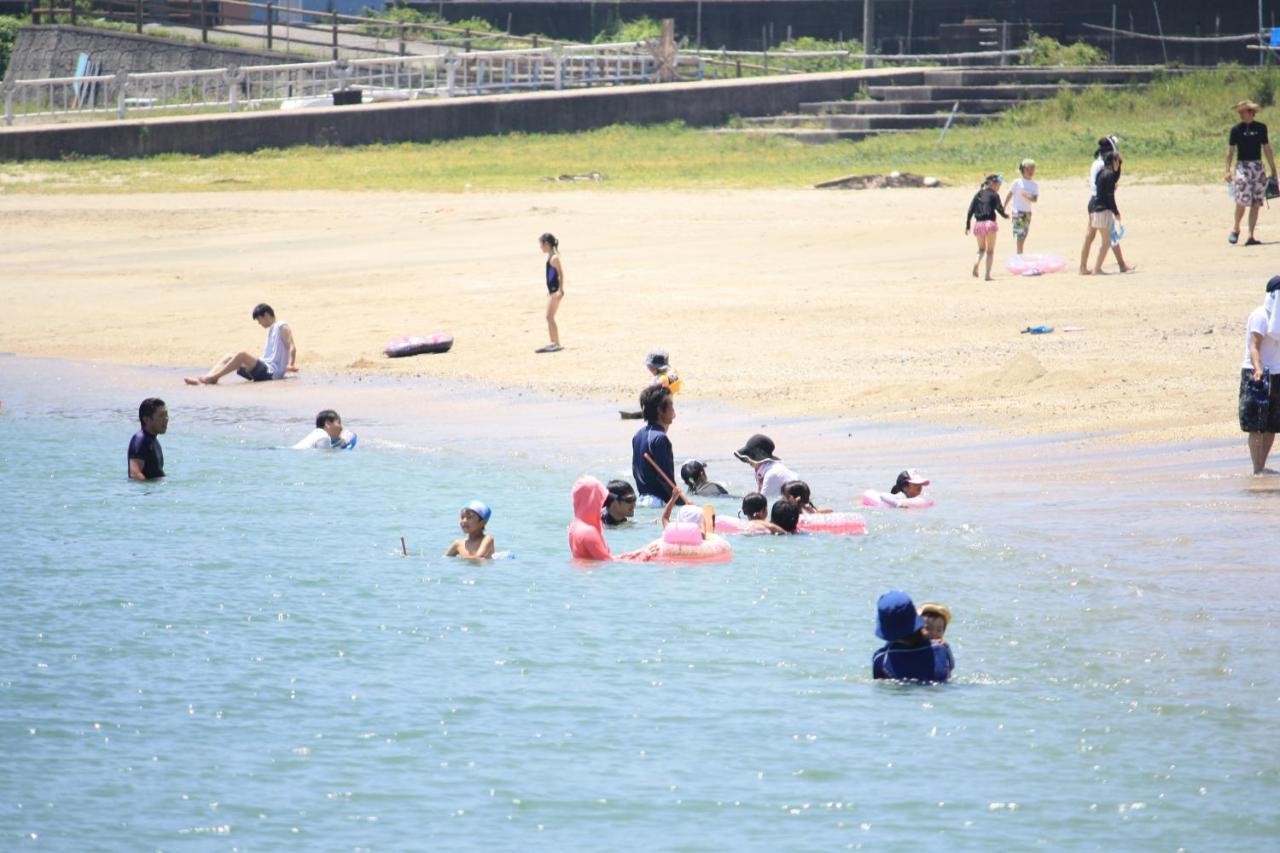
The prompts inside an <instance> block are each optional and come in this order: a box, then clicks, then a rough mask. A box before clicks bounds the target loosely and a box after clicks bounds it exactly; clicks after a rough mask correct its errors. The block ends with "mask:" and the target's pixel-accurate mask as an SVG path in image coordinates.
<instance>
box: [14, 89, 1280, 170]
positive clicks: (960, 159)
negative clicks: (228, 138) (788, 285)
mask: <svg viewBox="0 0 1280 853" xmlns="http://www.w3.org/2000/svg"><path fill="white" fill-rule="evenodd" d="M1278 92H1280V70H1273V69H1265V70H1263V69H1252V68H1250V69H1244V68H1240V67H1238V66H1229V67H1224V68H1220V69H1217V70H1213V71H1201V72H1196V73H1189V74H1170V75H1168V76H1167V77H1164V78H1161V79H1159V80H1157V81H1156V82H1155V83H1153V84H1152V85H1150V86H1146V87H1134V88H1132V89H1127V90H1119V91H1118V90H1109V89H1102V88H1093V89H1089V90H1087V91H1085V92H1083V93H1080V94H1073V93H1070V92H1066V91H1064V92H1062V93H1061V94H1059V95H1058V96H1057V97H1055V98H1053V99H1051V100H1048V101H1043V102H1034V103H1030V104H1027V105H1026V106H1023V107H1020V108H1018V109H1016V110H1013V111H1011V112H1009V113H1007V114H1005V115H1004V116H1002V117H999V118H996V119H993V120H991V121H988V122H986V123H984V124H982V125H980V126H977V127H958V128H953V129H952V131H951V132H950V133H949V134H948V135H947V138H946V141H945V142H943V143H942V144H941V145H940V144H939V143H938V132H937V131H936V130H929V131H921V132H918V133H903V134H894V135H893V136H885V137H880V138H873V139H868V140H866V141H863V142H841V143H834V144H831V145H813V146H810V145H802V144H799V143H796V142H792V141H790V140H786V139H776V138H759V137H754V136H749V135H743V134H732V133H717V132H712V131H707V130H702V129H695V128H688V127H685V126H683V125H681V124H668V125H658V126H649V127H623V126H619V127H610V128H605V129H602V130H595V131H590V132H584V133H573V134H548V135H522V134H511V135H507V136H489V137H479V138H474V139H461V140H455V141H449V142H433V143H427V144H403V145H375V146H367V147H362V148H294V149H289V150H284V151H276V150H273V151H261V152H258V153H256V154H245V155H240V154H236V155H231V154H228V155H222V156H217V157H209V158H199V157H187V156H160V157H153V158H149V159H145V160H76V161H69V162H60V163H50V162H41V163H20V164H3V165H0V187H6V189H4V190H3V192H16V191H20V192H99V191H100V192H114V193H118V192H177V191H186V190H196V189H213V190H217V189H262V190H300V189H331V190H421V191H442V192H462V191H466V190H469V189H470V190H521V191H528V190H538V189H539V188H543V189H548V190H556V191H564V190H568V189H570V188H578V187H583V186H588V187H591V188H592V189H610V188H612V189H625V190H630V189H655V188H688V189H697V188H767V187H803V186H808V185H811V184H814V183H816V182H818V181H821V180H826V179H830V178H835V177H839V176H841V175H849V174H873V173H874V174H885V173H887V172H889V171H892V170H895V169H897V170H901V171H911V172H916V173H920V174H929V175H936V176H938V177H940V178H942V179H943V180H944V181H947V182H949V183H955V184H960V185H968V184H973V185H974V186H975V187H976V185H977V183H976V182H977V181H978V179H979V178H980V177H981V176H982V175H984V174H986V173H987V172H991V171H1003V172H1005V173H1008V172H1011V171H1012V170H1013V169H1014V165H1015V164H1016V163H1017V161H1018V160H1019V159H1021V158H1023V157H1034V158H1035V159H1036V160H1037V162H1038V163H1039V176H1040V177H1041V178H1042V179H1045V180H1054V179H1058V178H1068V179H1073V178H1078V177H1079V176H1080V175H1082V174H1083V173H1084V171H1085V169H1086V168H1087V166H1088V161H1089V158H1090V156H1091V155H1092V153H1093V150H1094V144H1095V143H1096V141H1097V139H1098V137H1099V136H1101V135H1104V134H1110V133H1115V134H1118V135H1119V136H1120V138H1121V149H1122V150H1123V151H1124V153H1125V158H1126V168H1127V169H1128V170H1129V174H1131V175H1133V176H1134V178H1135V179H1137V180H1143V181H1166V182H1171V183H1173V182H1197V183H1198V182H1205V183H1213V182H1215V181H1217V180H1219V179H1220V177H1221V176H1220V174H1219V172H1220V171H1221V163H1222V156H1223V154H1224V152H1225V149H1226V135H1227V130H1228V128H1229V127H1230V126H1231V125H1232V124H1233V123H1234V122H1235V121H1236V118H1235V115H1234V114H1233V113H1232V112H1231V105H1232V104H1234V103H1235V102H1236V101H1238V100H1240V99H1241V98H1246V97H1248V98H1252V99H1254V100H1256V101H1258V102H1259V103H1262V104H1264V105H1268V106H1269V105H1271V104H1273V103H1274V102H1275V100H1276V94H1277V93H1278ZM1264 119H1265V114H1264ZM591 171H596V172H600V173H602V174H604V175H605V176H606V179H605V181H604V182H603V183H585V182H584V183H583V184H560V183H555V182H551V181H547V180H544V179H545V178H550V177H554V176H557V175H561V174H566V173H567V174H578V173H584V172H591Z"/></svg>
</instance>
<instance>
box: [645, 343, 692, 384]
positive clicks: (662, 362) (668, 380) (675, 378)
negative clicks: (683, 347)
mask: <svg viewBox="0 0 1280 853" xmlns="http://www.w3.org/2000/svg"><path fill="white" fill-rule="evenodd" d="M644 366H645V367H646V368H648V369H649V374H650V375H651V376H653V381H652V382H650V383H649V384H650V385H662V386H665V387H666V388H667V390H669V391H670V392H671V393H672V394H679V393H680V388H681V387H682V386H683V385H684V383H683V382H681V381H680V374H678V373H676V369H675V368H674V367H672V366H671V361H670V359H668V357H667V354H666V352H664V351H663V350H660V349H656V350H654V351H653V352H651V353H649V356H648V357H647V358H646V359H645V360H644Z"/></svg>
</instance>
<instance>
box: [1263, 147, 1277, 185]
mask: <svg viewBox="0 0 1280 853" xmlns="http://www.w3.org/2000/svg"><path fill="white" fill-rule="evenodd" d="M1262 153H1263V154H1266V155H1267V165H1268V166H1270V167H1271V173H1270V174H1271V177H1273V178H1274V177H1275V176H1276V155H1274V154H1272V153H1271V143H1270V142H1268V143H1267V144H1266V145H1264V146H1262Z"/></svg>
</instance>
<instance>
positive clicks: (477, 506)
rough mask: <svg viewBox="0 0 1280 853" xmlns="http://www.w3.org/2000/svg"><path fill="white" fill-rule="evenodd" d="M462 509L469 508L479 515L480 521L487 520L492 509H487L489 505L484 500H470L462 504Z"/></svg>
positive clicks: (491, 513)
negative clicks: (464, 504)
mask: <svg viewBox="0 0 1280 853" xmlns="http://www.w3.org/2000/svg"><path fill="white" fill-rule="evenodd" d="M463 509H469V510H471V511H472V512H474V513H475V514H476V515H478V516H480V520H481V521H488V520H489V516H491V515H493V510H491V509H489V505H488V504H486V503H485V502H484V501H472V502H471V503H469V504H467V505H466V506H464V507H463Z"/></svg>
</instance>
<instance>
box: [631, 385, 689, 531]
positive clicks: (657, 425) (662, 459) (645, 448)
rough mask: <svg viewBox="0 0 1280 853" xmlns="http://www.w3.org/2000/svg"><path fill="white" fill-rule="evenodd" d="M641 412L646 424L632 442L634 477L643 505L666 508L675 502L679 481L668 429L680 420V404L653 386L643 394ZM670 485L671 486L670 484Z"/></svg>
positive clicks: (664, 391)
mask: <svg viewBox="0 0 1280 853" xmlns="http://www.w3.org/2000/svg"><path fill="white" fill-rule="evenodd" d="M640 410H641V412H642V413H643V414H644V420H645V424H644V426H642V427H640V429H639V431H637V432H636V434H635V436H634V437H633V438H632V439H631V476H632V477H634V478H635V481H636V491H638V492H639V493H640V503H642V504H644V505H645V506H663V505H665V504H666V503H667V501H669V500H671V485H670V484H671V483H674V482H675V479H676V459H675V451H673V450H672V449H671V439H669V438H667V429H668V428H670V426H671V423H672V421H674V420H675V419H676V403H675V399H674V398H673V397H672V396H671V391H670V390H668V389H667V388H666V387H664V386H662V385H650V386H649V387H648V388H646V389H644V391H642V392H641V393H640ZM646 453H647V454H649V456H650V457H652V458H653V461H654V462H655V463H657V465H658V468H659V469H660V470H661V471H662V473H663V474H666V479H664V478H663V477H662V475H661V474H659V473H658V472H657V471H655V470H654V469H653V465H650V464H649V460H648V459H645V458H644V457H645V454H646ZM668 481H670V482H668ZM678 502H679V503H682V504H683V503H684V500H683V499H681V500H680V501H678Z"/></svg>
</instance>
